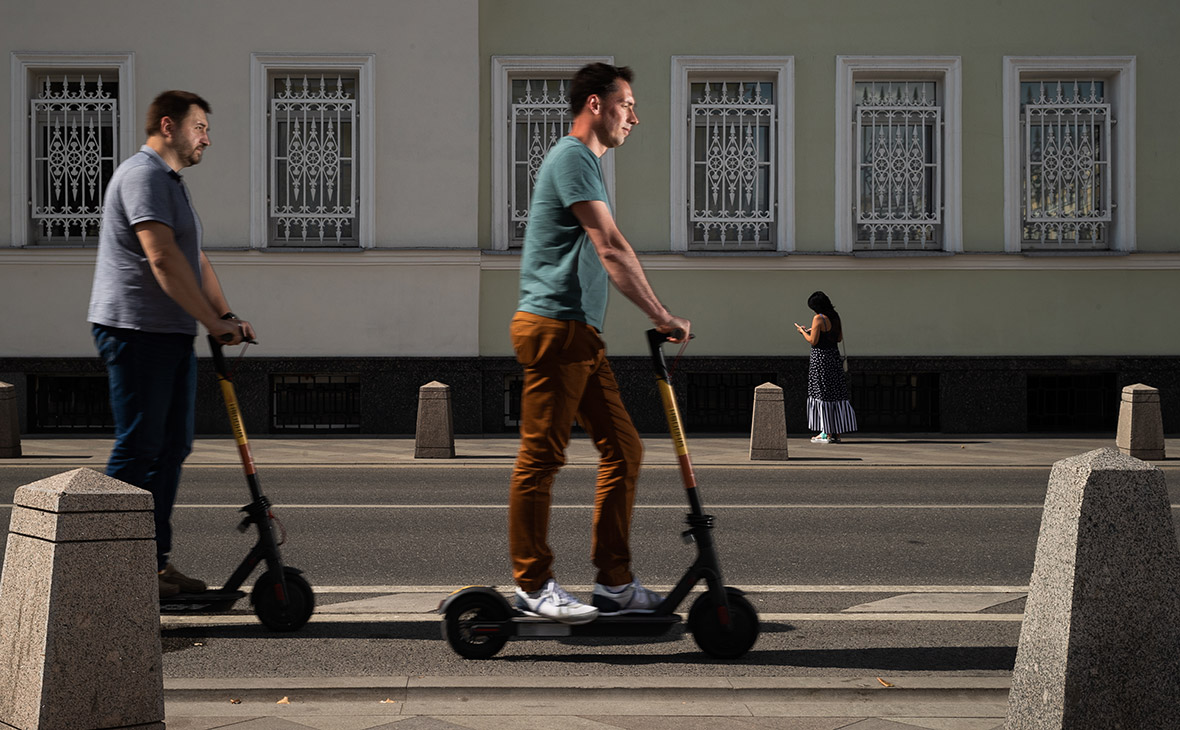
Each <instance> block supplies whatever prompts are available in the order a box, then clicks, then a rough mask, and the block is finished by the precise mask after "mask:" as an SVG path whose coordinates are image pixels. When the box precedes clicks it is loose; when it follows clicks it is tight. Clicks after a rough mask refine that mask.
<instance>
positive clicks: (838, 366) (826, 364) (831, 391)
mask: <svg viewBox="0 0 1180 730" xmlns="http://www.w3.org/2000/svg"><path fill="white" fill-rule="evenodd" d="M849 398H850V396H849V390H848V373H846V372H844V359H843V358H842V357H840V351H839V350H838V349H836V348H820V347H812V348H811V362H810V366H809V368H808V372H807V426H808V427H809V428H810V429H811V430H812V431H816V432H819V431H822V432H824V433H826V434H829V435H835V434H841V433H848V432H849V431H855V430H856V413H855V412H853V410H852V403H850V402H849Z"/></svg>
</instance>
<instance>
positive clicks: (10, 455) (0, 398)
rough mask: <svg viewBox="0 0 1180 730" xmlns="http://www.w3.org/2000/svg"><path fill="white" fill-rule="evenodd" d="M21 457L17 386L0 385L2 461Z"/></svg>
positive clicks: (0, 455) (0, 445)
mask: <svg viewBox="0 0 1180 730" xmlns="http://www.w3.org/2000/svg"><path fill="white" fill-rule="evenodd" d="M18 457H20V420H19V419H18V418H17V415H16V386H15V385H12V384H11V383H0V459H16V458H18Z"/></svg>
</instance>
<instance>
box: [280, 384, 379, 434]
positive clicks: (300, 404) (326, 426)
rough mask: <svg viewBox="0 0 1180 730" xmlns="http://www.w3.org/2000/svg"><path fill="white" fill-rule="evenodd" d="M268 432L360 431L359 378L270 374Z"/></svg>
mask: <svg viewBox="0 0 1180 730" xmlns="http://www.w3.org/2000/svg"><path fill="white" fill-rule="evenodd" d="M270 392H271V433H287V432H291V431H298V432H300V433H346V432H359V431H360V430H361V379H360V376H359V375H271V376H270Z"/></svg>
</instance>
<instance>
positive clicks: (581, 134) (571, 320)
mask: <svg viewBox="0 0 1180 730" xmlns="http://www.w3.org/2000/svg"><path fill="white" fill-rule="evenodd" d="M631 79H632V73H631V70H630V69H629V68H627V67H625V66H624V67H617V66H611V65H608V64H604V63H594V64H590V65H588V66H585V67H583V68H582V69H580V70H579V71H578V72H577V74H575V76H574V78H573V80H572V81H571V83H570V87H569V88H570V92H569V93H570V111H571V113H572V114H573V116H574V121H573V125H572V127H571V128H570V132H569V135H568V136H566V137H564V138H562V139H561V140H559V141H558V142H557V143H556V144H554V145H553V147H552V149H550V151H549V153H548V155H547V156H546V157H545V161H544V163H543V164H542V165H541V169H540V171H539V173H538V174H537V182H536V186H535V187H534V189H533V193H532V197H531V200H530V204H529V223H528V229H527V232H526V234H525V241H524V248H523V252H522V255H521V266H520V302H519V305H518V306H517V312H516V314H515V316H513V318H512V326H511V333H512V346H513V349H514V350H515V352H516V358H517V360H518V361H519V362H520V363H521V365H523V366H524V388H523V391H522V393H521V410H520V439H521V442H520V451H519V454H518V456H517V459H516V466H515V469H514V470H513V473H512V483H511V490H510V494H509V502H508V544H509V552H510V554H511V558H512V567H513V577H514V578H515V581H516V584H517V590H516V601H517V607H518V608H519V609H521V610H522V611H525V612H526V613H529V614H533V615H537V616H541V617H544V618H549V619H553V620H556V621H559V622H563V623H570V624H580V623H586V622H589V621H593V620H594V619H595V618H596V617H597V616H598V615H599V614H600V613H601V614H604V615H607V614H625V613H650V612H652V611H654V609H655V607H656V606H657V605H658V604H659V602H660V597H659V596H658V595H656V594H655V593H653V592H652V591H650V590H648V589H647V588H644V587H643V585H641V584H640V583H639V581H638V580H637V579H636V578H635V576H634V575H633V574H632V572H631V553H630V546H629V541H630V530H631V511H632V507H633V505H634V501H635V483H636V479H637V477H638V475H639V465H640V461H641V459H642V456H643V446H642V443H641V442H640V439H639V434H638V433H637V432H636V430H635V427H634V426H633V425H632V423H631V417H630V416H629V415H628V414H627V410H626V408H624V406H623V402H622V400H621V399H620V397H619V388H618V384H617V383H616V382H615V376H614V373H613V372H612V370H611V367H610V363H609V362H607V359H606V346H605V344H604V343H603V341H602V338H601V336H600V333H601V331H602V326H603V317H604V315H605V311H606V299H607V289H608V284H609V283H613V284H614V285H615V286H616V287H618V289H619V290H620V291H621V292H622V293H623V295H624V296H626V297H627V298H628V299H630V300H631V301H632V302H634V303H635V304H636V306H638V307H639V308H640V309H642V310H643V312H644V314H646V315H647V316H648V318H649V319H650V320H651V321H652V324H654V325H655V328H656V329H657V330H659V331H660V332H664V333H677V336H675V338H674V339H673V341H674V342H680V341H683V340H686V339H687V338H688V337H689V331H690V327H691V325H690V323H689V321H688V320H686V319H683V318H681V317H676V316H674V315H672V314H671V313H670V312H669V311H668V310H667V309H666V308H665V307H664V305H662V304H661V303H660V301H659V299H657V298H656V295H655V292H654V291H652V288H651V286H650V285H649V284H648V281H647V277H646V276H645V275H644V272H643V268H642V266H640V264H639V259H638V258H637V257H636V255H635V252H634V250H632V248H631V245H630V244H629V243H628V242H627V239H626V238H624V237H623V234H622V233H620V232H619V229H618V227H617V226H616V225H615V220H614V215H613V213H612V211H611V208H610V204H609V201H608V199H607V192H606V185H605V183H604V181H603V178H602V168H601V166H600V163H599V159H600V158H601V157H602V155H603V154H604V153H605V152H606V151H607V150H608V149H612V148H615V147H618V146H620V145H622V144H623V142H625V141H626V139H627V136H628V135H629V134H630V133H631V130H632V128H633V127H634V126H635V125H637V124H639V117H638V116H637V115H636V113H635V97H634V94H633V93H632V90H631ZM575 417H576V418H577V419H578V423H579V424H581V425H582V427H583V428H585V429H586V432H587V433H588V434H589V435H590V437H591V438H592V439H593V441H594V444H595V446H596V447H597V448H598V451H599V454H600V455H601V459H600V461H599V469H598V486H597V495H596V499H595V510H594V527H593V534H594V537H593V547H592V555H593V560H594V565H595V566H596V567H597V568H598V574H597V577H596V578H595V581H596V584H595V587H594V596H593V601H592V603H593V605H586V604H584V603H582V602H581V601H579V600H577V599H576V598H574V597H573V596H571V595H570V594H568V593H566V592H565V591H564V590H563V589H562V587H561V586H560V585H559V584H558V582H557V580H556V578H555V577H554V574H553V569H552V565H553V552H552V550H551V549H550V547H549V543H548V528H549V507H550V502H551V490H552V486H553V480H554V478H555V477H556V475H557V471H558V470H559V469H560V468H561V467H562V465H563V464H564V463H565V447H566V444H567V443H568V441H569V437H570V429H571V426H572V424H573V421H574V418H575Z"/></svg>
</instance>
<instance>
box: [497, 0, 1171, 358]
mask: <svg viewBox="0 0 1180 730" xmlns="http://www.w3.org/2000/svg"><path fill="white" fill-rule="evenodd" d="M1178 32H1180V3H1176V2H1174V0H1128V1H1127V2H1122V3H1117V4H1114V3H1110V2H1108V1H1100V0H1033V1H1030V0H1025V1H1023V2H1014V1H1010V0H998V1H989V2H982V3H968V2H960V1H958V0H953V1H949V2H948V1H947V0H895V1H894V2H888V3H883V2H879V1H878V0H872V1H870V0H830V1H828V2H822V3H816V2H784V1H783V0H742V1H741V2H729V3H720V2H716V1H715V0H714V1H713V2H704V1H702V0H682V1H677V2H622V1H621V0H601V1H600V2H596V3H593V4H586V3H578V2H569V1H566V0H494V1H493V0H483V2H481V3H480V60H481V64H482V70H481V73H482V74H483V77H482V79H481V99H480V113H481V121H480V124H481V140H482V147H481V154H480V164H481V170H480V231H479V235H480V243H481V246H483V247H485V248H486V247H488V246H490V212H489V196H490V182H489V180H490V174H491V173H490V169H489V164H490V159H491V147H490V138H491V135H490V127H489V116H490V111H491V110H490V93H491V92H490V73H491V70H490V68H491V57H492V56H494V55H612V54H613V55H614V57H615V60H616V63H619V64H625V65H630V66H631V67H632V68H633V69H634V70H635V72H636V76H637V78H636V82H635V84H634V88H635V90H636V96H637V99H638V102H639V106H638V111H639V115H640V119H641V125H640V127H639V128H638V129H637V130H636V132H635V133H634V134H632V135H631V137H630V138H629V140H628V142H627V144H626V145H625V146H624V147H623V148H621V149H619V150H618V151H617V152H616V156H615V164H616V176H615V185H616V199H617V209H618V219H619V224H620V228H621V229H622V230H623V232H624V233H625V234H626V235H627V236H628V238H629V239H630V240H631V242H632V243H633V245H635V247H636V248H637V249H639V250H641V251H653V252H655V251H667V250H668V246H669V230H668V226H669V222H668V218H669V185H670V182H669V179H668V175H669V167H670V159H669V153H670V130H669V110H668V105H669V86H670V72H671V57H672V56H673V55H789V56H793V57H794V61H795V125H796V131H795V175H796V193H795V205H796V211H797V216H796V248H797V250H798V251H800V252H813V253H814V252H831V251H832V249H833V226H834V215H835V207H834V204H835V203H834V197H835V191H834V185H835V179H834V155H835V141H834V135H835V76H836V56H838V55H910V56H931V55H950V56H960V57H961V58H962V74H963V76H962V92H963V101H962V114H963V125H962V131H963V145H962V150H963V161H962V170H963V175H962V196H963V240H964V247H965V250H966V251H967V252H968V253H967V254H965V255H959V256H956V257H954V258H955V259H956V263H951V264H947V265H945V266H942V267H939V266H928V265H925V264H923V265H915V266H914V267H913V269H912V270H904V269H905V268H906V267H905V266H904V265H900V266H899V265H898V264H897V263H896V261H897V260H896V259H895V260H894V263H893V264H891V265H890V264H882V265H876V264H874V263H872V262H865V261H861V260H858V262H859V263H857V264H856V265H845V264H843V263H833V264H832V266H830V267H828V268H827V269H824V267H823V266H820V267H819V268H820V269H823V270H806V271H804V270H792V268H793V262H801V261H804V260H808V259H810V260H811V261H815V260H816V259H817V257H815V256H788V257H786V258H785V259H783V258H779V259H774V260H773V262H774V263H773V264H768V269H770V270H767V271H757V270H753V271H751V270H728V267H727V265H726V264H725V263H723V262H721V261H720V260H719V261H718V264H717V266H716V267H715V268H714V269H713V270H705V269H704V268H703V267H700V266H698V267H695V268H694V267H688V269H678V268H677V267H675V266H662V265H661V262H663V261H665V260H667V259H669V258H677V259H682V258H683V257H678V256H672V257H670V256H669V255H666V254H665V255H662V256H659V255H657V256H644V257H643V258H644V262H645V265H647V266H648V267H649V274H650V277H651V279H652V281H653V283H654V285H655V288H656V290H657V292H658V293H659V295H660V296H661V297H662V298H663V299H664V300H665V301H666V302H667V303H668V304H669V306H670V308H671V309H672V310H673V311H676V312H677V313H679V314H683V315H685V316H688V317H690V318H692V319H693V320H694V325H695V326H696V327H697V328H698V331H699V333H700V335H701V337H700V338H699V339H698V340H696V341H695V342H694V344H693V345H692V347H691V348H690V352H692V353H694V354H698V355H727V356H739V355H756V354H797V355H803V354H805V353H806V347H805V346H804V345H803V343H802V341H801V339H799V338H798V336H797V335H795V334H794V333H793V331H792V330H791V329H790V322H791V321H792V320H793V319H802V318H805V317H807V315H808V310H807V309H806V306H805V302H806V298H807V295H808V294H809V293H810V292H811V291H813V290H815V289H820V288H822V289H824V290H825V291H827V292H828V293H829V294H830V295H831V296H832V298H833V300H834V301H835V302H836V305H837V307H839V309H840V311H841V312H842V313H843V314H844V315H845V316H846V318H847V329H848V338H849V345H850V346H851V348H852V349H851V350H850V354H851V355H853V356H855V355H858V354H859V355H974V356H978V355H1014V356H1032V355H1079V356H1081V355H1177V354H1180V336H1178V335H1177V334H1176V332H1177V328H1176V327H1175V325H1174V322H1173V321H1172V320H1173V316H1174V313H1175V312H1178V311H1180V238H1178V237H1177V235H1176V234H1175V232H1174V226H1173V225H1172V224H1170V223H1169V221H1171V220H1173V219H1174V216H1175V213H1174V211H1175V208H1176V205H1175V203H1174V202H1173V198H1174V195H1175V190H1176V183H1175V180H1176V174H1175V169H1176V166H1177V164H1178V162H1177V161H1180V134H1177V133H1176V132H1175V122H1176V120H1177V119H1180V95H1177V94H1174V93H1171V92H1170V91H1169V88H1170V86H1171V81H1172V77H1174V75H1175V71H1176V69H1177V68H1180V44H1177V43H1176V42H1175V38H1176V36H1177V34H1178ZM1006 55H1018V56H1038V55H1040V56H1102V55H1106V56H1115V55H1118V56H1123V55H1133V56H1135V57H1136V64H1137V67H1136V73H1137V75H1138V83H1137V107H1136V114H1137V125H1136V138H1137V148H1138V157H1137V160H1136V165H1137V175H1136V194H1137V200H1136V201H1133V203H1134V205H1135V210H1136V217H1137V226H1136V239H1137V247H1138V251H1139V252H1141V255H1142V254H1165V255H1162V256H1156V257H1154V258H1152V259H1151V261H1152V263H1151V264H1150V265H1131V264H1128V263H1127V259H1126V258H1111V259H1105V261H1106V262H1109V263H1108V264H1107V263H1099V262H1091V264H1090V265H1089V266H1083V267H1080V268H1081V269H1084V270H1074V268H1073V267H1072V265H1071V263H1070V262H1069V261H1064V262H1063V263H1061V264H1060V265H1058V264H1055V263H1052V262H1047V261H1046V260H1045V259H1043V258H1034V257H1026V256H1020V255H1016V256H1011V255H1004V254H1002V253H1001V252H1002V251H1003V249H1004V240H1003V236H1004V233H1003V221H1002V216H1003V202H1004V188H1003V153H1004V147H1003V128H1002V124H1003V120H1002V85H1003V84H1002V66H1003V57H1004V56H1006ZM1120 204H1122V205H1124V206H1129V205H1131V204H1132V201H1122V202H1121V203H1120ZM972 254H974V255H972ZM989 254H990V255H989ZM823 258H824V259H826V260H831V259H837V260H840V261H848V260H849V257H823ZM1069 258H1073V259H1074V261H1075V262H1076V260H1077V259H1076V257H1069ZM1131 258H1132V259H1134V258H1135V257H1131ZM997 259H1002V260H1003V261H1004V262H1006V263H1009V264H1012V265H1010V266H1009V265H1001V266H996V265H994V264H993V263H992V262H993V261H995V260H997ZM768 261H771V260H768ZM959 262H962V263H959ZM1013 262H1014V263H1013ZM976 264H978V267H977V266H976ZM653 265H654V266H655V270H653V268H652V267H653ZM1153 267H1156V268H1155V269H1154V270H1153ZM799 268H800V269H804V268H806V269H815V268H816V267H815V266H814V265H811V266H800V267H799ZM899 269H900V270H899ZM516 286H517V274H516V272H514V271H502V270H495V271H488V270H485V271H484V272H483V274H482V277H481V292H480V311H481V323H480V352H481V353H482V354H485V355H504V354H510V350H509V344H508V337H507V326H508V324H507V323H508V320H509V318H510V316H511V312H512V309H513V307H514V305H515V301H516ZM612 294H613V298H612V300H611V307H610V309H609V312H608V318H607V324H606V327H607V341H608V343H609V344H610V345H611V347H612V351H613V352H615V353H616V354H640V353H641V352H642V351H643V345H642V342H641V341H640V339H639V334H640V332H641V330H642V329H643V328H644V327H645V326H646V321H645V319H644V318H643V316H642V315H641V314H640V313H639V311H638V310H637V309H636V308H635V307H633V306H632V305H630V304H629V303H628V302H626V300H625V299H623V297H622V296H620V295H618V294H617V292H613V293H612Z"/></svg>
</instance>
